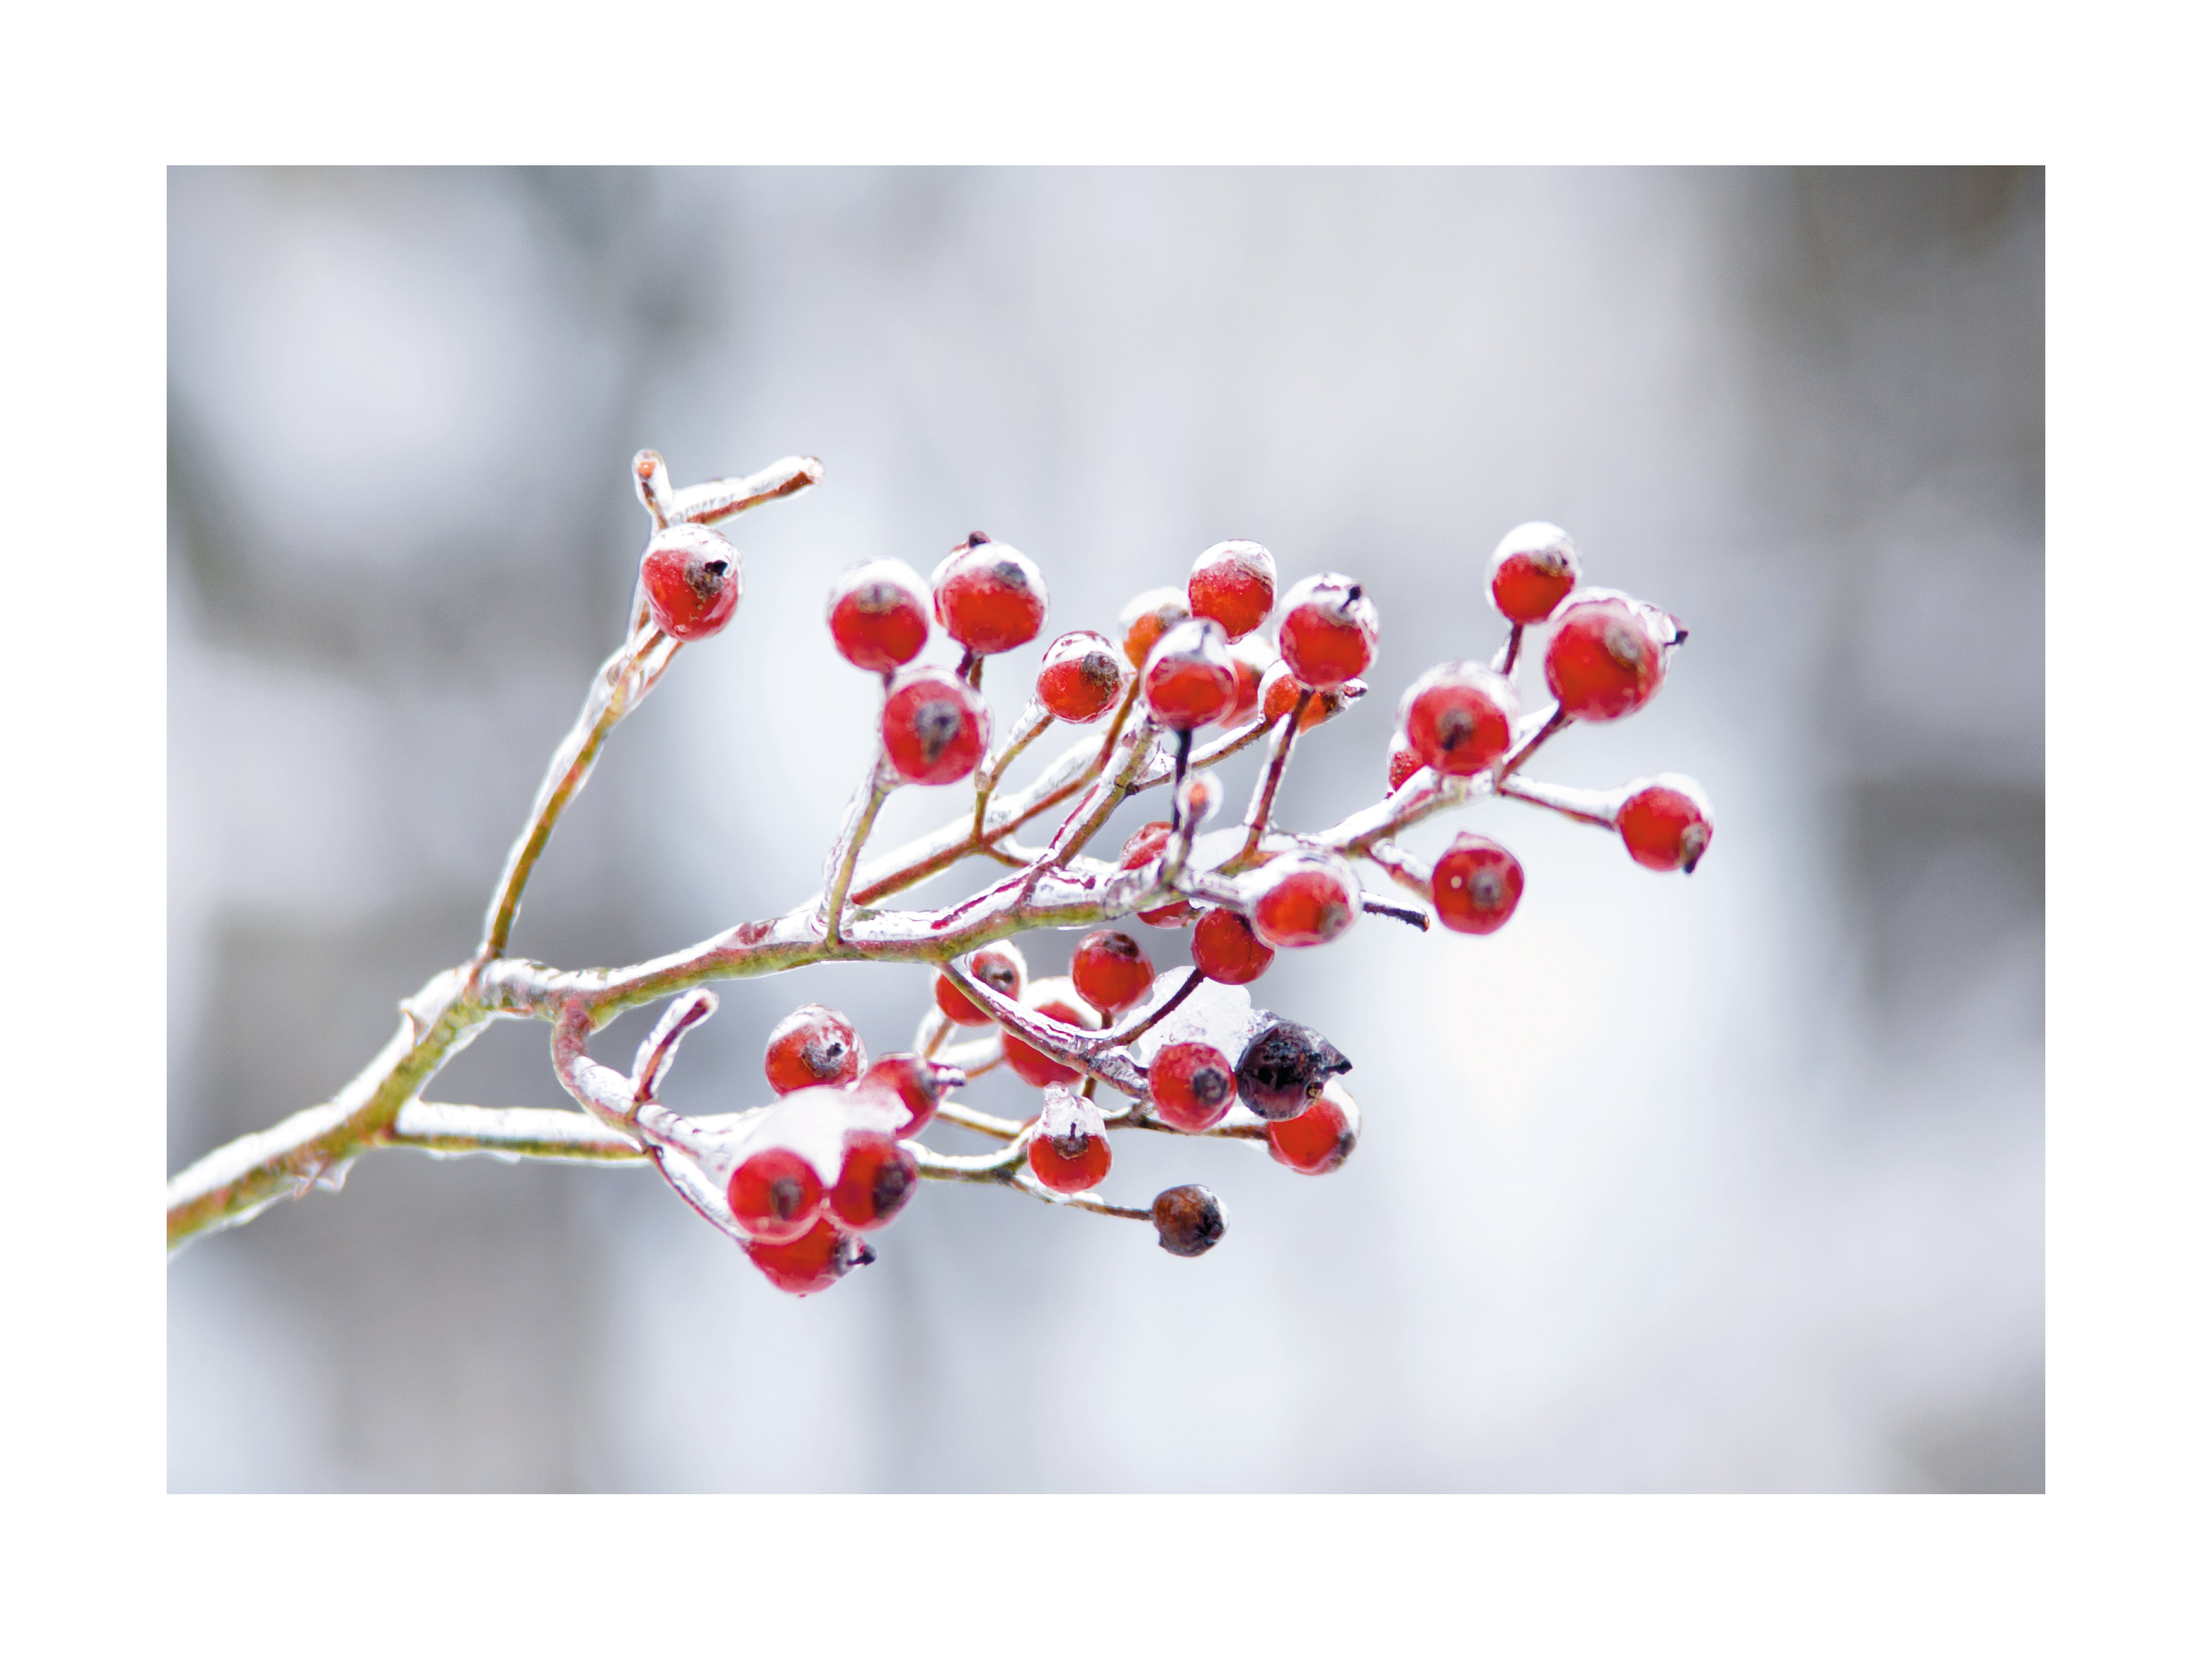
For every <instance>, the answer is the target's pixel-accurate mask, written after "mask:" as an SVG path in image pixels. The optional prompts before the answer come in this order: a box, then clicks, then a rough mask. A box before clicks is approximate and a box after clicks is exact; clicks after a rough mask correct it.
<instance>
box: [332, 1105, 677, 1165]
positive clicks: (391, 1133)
mask: <svg viewBox="0 0 2212 1659" xmlns="http://www.w3.org/2000/svg"><path fill="white" fill-rule="evenodd" d="M371 1144H373V1145H374V1146H405V1147H411V1148H413V1149H414V1150H415V1151H416V1152H435V1153H436V1154H437V1155H439V1156H440V1157H442V1158H459V1157H462V1156H465V1155H466V1154H468V1153H471V1152H489V1153H490V1154H492V1155H493V1156H494V1157H496V1158H543V1159H548V1160H552V1161H555V1162H559V1163H566V1164H643V1163H645V1162H646V1161H647V1152H646V1148H645V1147H644V1146H641V1144H640V1143H639V1142H637V1141H635V1140H634V1139H631V1138H630V1137H629V1136H628V1135H626V1134H623V1133H620V1132H619V1131H617V1130H614V1129H610V1128H608V1127H606V1126H605V1125H604V1124H602V1123H600V1122H599V1121H598V1120H597V1119H595V1118H592V1117H587V1116H586V1115H584V1114H583V1113H581V1112H564V1111H558V1110H555V1109H551V1108H549V1107H543V1106H508V1107H492V1106H450V1105H447V1104H444V1103H441V1102H435V1101H428V1100H417V1101H412V1102H410V1103H408V1104H407V1105H405V1106H403V1107H401V1108H400V1109H399V1115H398V1116H397V1117H395V1118H394V1119H392V1121H391V1122H390V1123H389V1124H387V1125H386V1127H384V1129H383V1130H382V1131H381V1132H380V1133H379V1134H378V1135H377V1136H376V1137H375V1139H374V1141H373V1142H372V1143H371Z"/></svg>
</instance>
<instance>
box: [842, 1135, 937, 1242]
mask: <svg viewBox="0 0 2212 1659" xmlns="http://www.w3.org/2000/svg"><path fill="white" fill-rule="evenodd" d="M920 1183H921V1166H920V1165H919V1164H916V1163H915V1158H914V1154H913V1153H912V1152H908V1151H907V1149H906V1148H905V1147H903V1146H900V1145H899V1144H898V1142H897V1141H896V1139H893V1138H892V1137H890V1135H887V1134H885V1133H883V1132H882V1131H880V1130H876V1129H855V1130H854V1131H852V1132H851V1133H848V1134H847V1135H846V1137H845V1167H844V1168H843V1169H842V1170H840V1171H839V1172H838V1175H837V1184H836V1186H834V1187H832V1188H830V1189H829V1213H830V1214H831V1215H833V1216H835V1217H836V1218H837V1221H838V1223H839V1224H840V1225H842V1226H846V1227H850V1228H853V1229H854V1230H855V1231H866V1229H868V1228H871V1227H881V1226H884V1225H888V1224H889V1222H890V1219H891V1218H892V1217H893V1216H895V1215H896V1214H897V1213H898V1212H899V1211H900V1210H902V1208H904V1207H905V1206H906V1201H907V1200H908V1199H909V1198H912V1197H913V1196H914V1189H915V1187H916V1186H918V1185H919V1184H920Z"/></svg>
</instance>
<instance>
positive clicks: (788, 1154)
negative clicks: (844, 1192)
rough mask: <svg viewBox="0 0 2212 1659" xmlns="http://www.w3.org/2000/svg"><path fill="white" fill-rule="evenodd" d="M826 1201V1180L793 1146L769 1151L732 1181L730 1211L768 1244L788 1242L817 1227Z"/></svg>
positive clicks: (752, 1160) (740, 1166)
mask: <svg viewBox="0 0 2212 1659" xmlns="http://www.w3.org/2000/svg"><path fill="white" fill-rule="evenodd" d="M822 1199H823V1193H822V1178H821V1177H820V1176H817V1175H816V1174H815V1173H814V1166H813V1165H812V1164H809V1163H808V1162H807V1161H806V1160H805V1158H801V1157H800V1156H799V1154H798V1153H797V1152H793V1151H792V1150H791V1148H789V1147H788V1146H769V1147H764V1148H763V1149H762V1150H761V1151H759V1152H755V1153H754V1154H753V1155H752V1156H751V1157H750V1158H747V1159H745V1161H744V1163H742V1164H738V1168H737V1172H736V1173H735V1174H733V1175H732V1176H731V1177H730V1213H731V1214H732V1215H733V1216H735V1217H736V1218H737V1221H738V1225H739V1226H740V1227H743V1228H744V1230H745V1231H747V1232H749V1233H750V1234H751V1235H752V1236H753V1237H755V1238H757V1239H759V1240H760V1241H761V1242H762V1243H766V1244H783V1243H789V1242H790V1241H791V1240H793V1239H794V1238H797V1237H799V1235H800V1234H801V1233H803V1232H805V1231H806V1230H807V1229H808V1228H809V1227H811V1226H812V1225H814V1218H815V1217H817V1215H819V1214H821V1213H822Z"/></svg>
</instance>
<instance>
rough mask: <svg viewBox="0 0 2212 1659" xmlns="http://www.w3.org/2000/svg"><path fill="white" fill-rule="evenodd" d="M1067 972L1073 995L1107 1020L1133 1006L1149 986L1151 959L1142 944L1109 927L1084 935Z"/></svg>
mask: <svg viewBox="0 0 2212 1659" xmlns="http://www.w3.org/2000/svg"><path fill="white" fill-rule="evenodd" d="M1067 973H1068V977H1069V978H1071V979H1073V981H1075V990H1076V994H1077V995H1079V996H1080V997H1081V998H1082V999H1083V1000H1085V1002H1087V1003H1089V1004H1090V1005H1091V1006H1092V1007H1093V1008H1096V1009H1097V1011H1098V1012H1100V1013H1102V1014H1103V1015H1105V1016H1106V1017H1107V1018H1109V1019H1111V1018H1114V1017H1115V1015H1117V1014H1123V1013H1127V1012H1128V1011H1129V1010H1130V1009H1132V1008H1133V1007H1135V1006H1137V1005H1138V1004H1139V1003H1140V1002H1142V1001H1143V1000H1145V993H1146V992H1147V991H1149V990H1151V989H1152V958H1151V957H1148V956H1146V954H1145V947H1144V946H1143V945H1139V944H1138V943H1137V941H1136V940H1134V939H1131V938H1130V937H1129V936H1128V935H1127V933H1119V932H1116V931H1115V929H1113V928H1110V927H1102V928H1100V929H1099V930H1098V931H1097V933H1085V935H1084V936H1083V942H1082V943H1081V944H1080V945H1077V946H1076V947H1075V955H1074V957H1073V960H1072V961H1071V962H1070V963H1069V965H1068V969H1067Z"/></svg>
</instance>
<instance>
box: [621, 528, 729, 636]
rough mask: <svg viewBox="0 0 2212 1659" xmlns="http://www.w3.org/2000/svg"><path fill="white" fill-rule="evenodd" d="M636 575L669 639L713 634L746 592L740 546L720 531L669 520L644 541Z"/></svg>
mask: <svg viewBox="0 0 2212 1659" xmlns="http://www.w3.org/2000/svg"><path fill="white" fill-rule="evenodd" d="M638 574H639V575H640V576H641V577H642V578H643V579H644V581H645V603H646V606H647V609H648V610H650V611H652V612H653V622H654V623H655V625H657V626H658V627H659V629H660V631H661V632H662V633H664V634H665V635H668V636H669V637H670V638H671V639H677V640H685V641H690V640H704V639H711V638H713V637H714V635H717V634H719V633H720V632H721V631H722V626H723V624H724V623H727V622H728V621H729V620H730V618H731V617H732V616H734V615H735V614H736V612H737V609H738V599H739V597H740V596H741V595H742V594H743V593H744V591H745V568H744V562H743V561H742V560H740V559H739V558H738V550H737V549H736V548H734V547H732V546H731V545H730V542H729V538H727V537H726V536H725V535H723V534H722V533H721V532H720V531H719V530H709V529H708V528H707V526H704V525H701V524H672V525H671V526H668V528H667V529H665V530H660V531H656V532H653V539H652V540H651V541H650V542H647V544H646V548H645V558H644V561H643V562H641V564H640V565H639V567H638Z"/></svg>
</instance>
